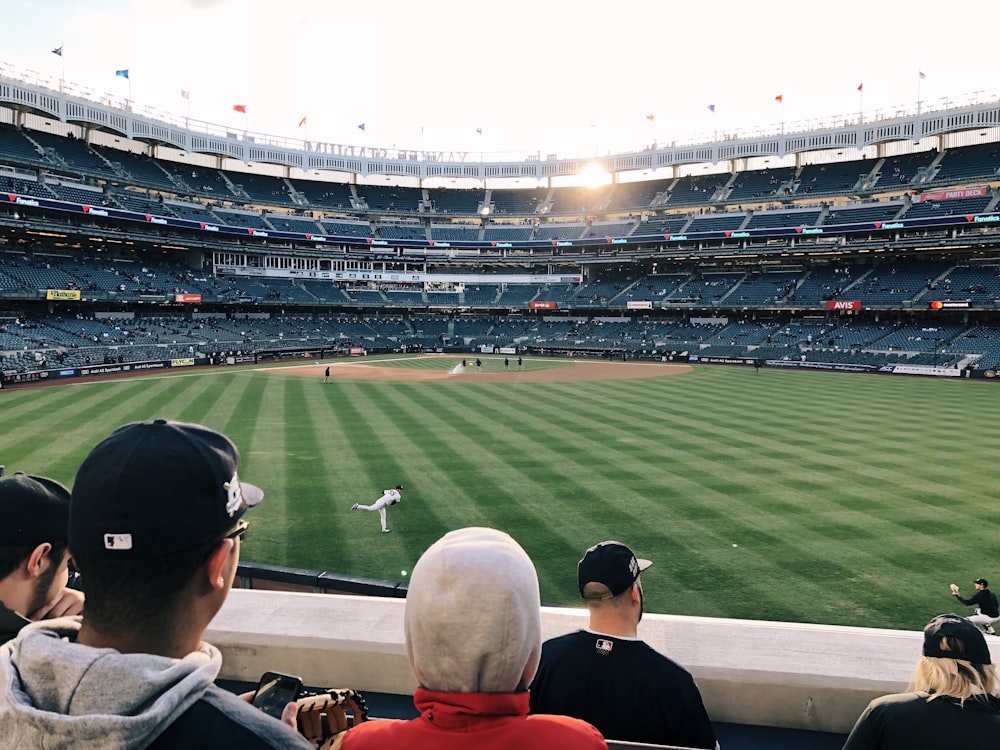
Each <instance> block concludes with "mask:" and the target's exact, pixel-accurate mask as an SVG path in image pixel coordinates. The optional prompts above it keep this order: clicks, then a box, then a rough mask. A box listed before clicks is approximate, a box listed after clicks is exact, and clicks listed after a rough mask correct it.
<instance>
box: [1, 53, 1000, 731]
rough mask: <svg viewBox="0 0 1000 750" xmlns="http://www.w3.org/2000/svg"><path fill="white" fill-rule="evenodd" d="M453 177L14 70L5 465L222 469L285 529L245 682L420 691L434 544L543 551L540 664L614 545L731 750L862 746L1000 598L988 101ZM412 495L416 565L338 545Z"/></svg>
mask: <svg viewBox="0 0 1000 750" xmlns="http://www.w3.org/2000/svg"><path fill="white" fill-rule="evenodd" d="M921 75H922V74H921ZM859 90H860V88H859ZM449 156H450V155H449V154H446V153H443V152H442V153H431V152H428V151H419V150H414V149H400V148H383V147H377V146H355V145H350V144H346V145H345V144H333V143H315V142H309V141H304V140H298V141H297V140H294V139H289V138H285V137H278V136H270V135H268V134H266V133H247V132H244V131H240V132H234V131H233V130H231V129H227V128H225V127H222V126H218V127H216V126H213V125H211V124H209V123H201V122H193V121H191V120H189V119H186V118H183V117H180V116H175V117H170V116H163V117H159V116H156V115H154V114H151V113H148V112H145V111H141V110H140V109H137V108H133V107H132V106H130V104H129V103H128V102H124V101H118V100H114V99H108V98H88V96H86V95H85V93H82V92H78V91H74V90H70V89H61V88H60V87H53V86H52V85H51V84H47V83H46V82H44V81H39V80H36V79H34V78H33V77H32V76H31V75H30V74H27V73H25V72H24V71H18V70H15V69H12V68H10V67H9V66H8V67H7V68H4V69H3V71H0V371H2V389H0V405H2V408H0V427H2V428H0V464H2V465H4V466H5V467H6V470H7V471H8V472H13V471H21V470H23V471H28V472H33V473H43V474H45V475H47V476H51V477H53V478H56V479H58V480H59V481H61V482H64V483H65V484H66V485H68V486H71V485H72V482H73V478H74V474H75V471H76V469H77V467H79V465H80V463H81V462H82V461H83V459H84V457H85V456H86V455H87V453H88V451H89V450H90V448H91V447H93V445H94V444H95V443H96V442H97V440H99V439H100V437H101V436H104V435H107V434H109V433H110V432H111V431H112V430H114V429H115V428H116V427H118V426H119V425H123V424H126V423H128V422H132V421H139V420H149V419H154V418H165V419H171V420H178V421H183V422H194V423H199V424H204V425H207V426H209V427H211V428H213V429H216V430H219V431H221V432H224V433H225V434H226V435H228V436H230V437H231V438H232V440H233V442H234V443H235V444H236V445H237V446H238V447H239V449H240V453H241V455H242V465H241V468H240V473H241V477H244V478H246V479H247V480H248V481H251V482H253V483H255V484H256V485H258V486H260V487H262V488H263V489H264V491H265V496H266V499H265V501H264V502H262V503H261V505H260V507H259V508H257V509H255V510H254V512H253V516H252V526H251V528H250V532H249V533H248V534H247V536H246V539H245V541H244V542H243V545H244V546H243V551H242V563H241V568H240V576H241V577H240V581H241V588H240V589H238V590H236V591H234V592H233V596H232V597H231V599H230V601H229V602H228V603H227V605H226V609H224V610H223V612H222V613H221V614H220V616H219V619H218V621H217V623H216V624H215V625H213V630H212V631H210V635H211V640H212V642H213V643H217V644H218V645H219V646H220V647H221V648H222V650H223V652H224V654H225V659H226V670H227V671H226V672H225V673H224V676H225V677H226V678H227V679H231V680H234V681H237V682H239V681H244V682H249V681H252V680H255V679H256V675H258V674H260V673H261V672H262V671H264V670H265V669H270V668H272V667H273V666H274V664H275V663H277V662H278V661H279V660H280V662H281V663H291V664H292V665H293V667H294V668H295V669H297V670H298V672H300V673H303V674H304V675H306V676H307V679H311V680H312V683H313V684H328V683H331V682H334V683H338V684H342V685H346V684H348V683H349V684H350V686H351V687H355V688H358V689H360V690H362V691H370V692H371V693H372V694H373V695H379V694H383V695H405V694H407V692H408V691H412V685H411V684H410V683H409V682H408V681H410V680H412V677H411V675H410V674H409V670H408V669H407V666H406V660H405V654H404V653H403V651H402V636H401V633H400V632H399V629H398V624H399V621H400V618H401V612H402V610H401V606H402V604H403V599H404V597H405V594H406V587H407V583H408V575H409V571H411V570H412V568H413V566H414V564H415V563H416V561H417V559H418V558H419V557H420V555H421V554H422V553H423V551H424V550H426V549H427V548H428V547H429V546H430V545H431V544H433V543H434V541H435V540H437V539H439V538H440V537H441V536H442V535H443V534H445V533H446V532H448V531H451V530H454V529H460V528H464V527H469V526H486V527H492V528H495V529H499V530H502V531H505V532H507V533H509V534H510V535H511V536H512V537H513V538H514V539H515V540H517V542H518V543H519V544H520V545H521V546H523V548H524V550H525V551H526V552H527V553H528V554H529V556H530V558H531V560H532V561H533V563H534V565H535V567H536V569H537V574H538V579H539V583H540V589H541V600H542V603H543V605H544V607H543V609H544V610H545V618H546V619H545V620H544V622H543V628H544V630H545V633H546V635H547V636H549V635H554V634H556V633H560V632H565V631H567V630H569V629H572V628H573V627H579V626H580V622H581V621H580V613H581V611H583V610H581V600H580V595H579V592H578V590H577V582H576V577H575V571H576V566H577V561H578V560H579V559H580V558H581V556H582V555H583V553H584V551H585V550H587V548H588V547H590V546H592V545H594V544H596V543H598V542H600V541H603V540H606V539H617V540H620V541H622V542H624V543H626V544H628V545H629V546H630V547H631V548H632V549H633V550H635V552H636V554H637V555H638V556H640V557H643V558H648V559H650V560H652V561H653V566H652V567H651V568H650V569H649V570H648V571H647V572H645V573H643V581H644V586H645V603H644V606H645V612H646V613H647V615H646V618H645V619H644V620H643V625H642V627H643V628H645V629H646V630H642V631H640V632H641V633H642V634H644V635H645V637H646V639H647V640H648V641H649V642H650V643H653V644H656V645H657V646H658V647H662V650H663V651H664V652H666V653H669V654H671V655H675V656H676V658H677V659H678V661H680V662H681V663H682V664H684V665H685V666H686V667H687V668H688V669H690V670H691V671H692V673H693V674H694V675H695V677H696V679H697V680H698V682H699V685H700V686H701V689H702V692H703V694H704V696H705V701H706V707H707V708H708V710H709V713H710V714H711V715H712V716H713V719H718V721H719V723H720V726H724V727H729V728H728V730H726V731H727V732H728V734H724V733H723V731H721V730H720V732H719V736H720V740H722V745H723V746H724V747H737V748H740V747H742V748H749V747H765V746H768V747H840V744H841V743H842V741H843V737H844V736H845V735H846V733H847V732H848V731H850V728H851V726H852V724H853V722H854V719H855V718H857V716H858V714H859V713H860V712H861V710H862V709H863V708H864V706H865V705H866V703H867V702H868V701H869V700H871V699H872V698H873V697H875V696H877V695H881V694H884V693H887V692H893V691H898V690H899V689H901V687H902V685H903V684H905V682H906V681H907V679H908V677H909V672H910V670H911V668H912V665H913V663H914V661H915V659H916V654H917V651H918V650H919V646H918V644H919V642H920V631H921V630H922V628H923V626H924V624H925V623H926V622H927V621H928V619H930V618H931V617H933V616H934V615H936V614H938V613H941V612H951V611H956V612H958V613H959V614H968V613H969V610H968V609H967V608H965V607H963V605H961V604H959V603H957V602H956V601H955V600H954V598H953V597H952V596H951V594H950V592H949V589H948V584H949V583H950V582H958V583H959V584H961V585H962V586H963V587H964V588H963V591H965V590H970V591H971V589H972V584H971V582H972V580H973V579H974V578H977V577H979V576H981V575H982V576H986V577H988V578H992V577H996V576H997V575H998V573H995V572H993V568H994V566H993V563H992V560H993V559H994V553H995V552H997V551H998V545H997V541H996V534H995V531H994V530H993V529H992V524H991V519H992V518H993V514H994V513H995V512H996V511H997V502H998V501H997V500H996V499H995V498H994V497H993V495H994V494H995V487H994V485H995V481H994V477H993V473H994V472H993V469H992V468H991V467H992V466H994V464H993V461H994V460H996V456H997V455H998V450H1000V432H998V430H997V425H998V424H1000V399H998V395H1000V392H998V391H997V390H996V389H997V387H998V386H996V384H995V381H996V380H997V379H998V378H997V372H998V367H1000V176H998V175H1000V100H996V99H992V98H986V100H984V99H983V98H982V97H979V98H977V99H975V100H969V101H961V102H959V101H950V102H945V103H940V104H933V105H932V104H930V103H924V105H923V106H920V107H915V108H910V109H905V110H901V111H899V112H896V113H893V114H886V115H884V116H882V117H880V118H860V117H855V118H853V119H852V118H846V119H841V120H838V121H837V122H836V123H833V122H832V121H831V122H829V123H823V124H822V125H818V126H816V127H814V128H809V129H794V128H786V127H784V125H783V126H782V127H781V128H780V129H779V130H778V131H776V132H770V131H767V132H765V131H761V132H756V133H754V134H742V133H732V134H727V133H718V134H717V137H716V138H714V139H710V140H705V141H704V142H697V143H694V142H693V143H690V144H671V145H662V144H654V145H652V146H650V145H646V146H644V147H643V148H641V149H636V150H634V151H631V152H622V153H614V154H609V155H606V156H597V157H581V156H579V155H570V156H565V157H564V156H556V155H553V156H551V157H545V156H543V155H541V154H535V155H533V156H532V155H529V156H528V157H526V158H516V159H514V158H510V159H497V160H491V159H489V158H481V159H471V160H470V159H455V158H449ZM451 156H453V155H451ZM595 168H596V169H599V170H600V171H601V172H602V173H603V174H605V175H606V176H607V179H606V181H605V182H604V184H601V185H598V186H595V187H589V186H582V185H581V184H579V182H578V181H576V178H577V177H578V176H579V175H580V174H581V173H583V172H584V171H585V170H593V169H595ZM455 180H461V181H462V187H451V186H450V182H454V181H455ZM522 184H530V185H531V186H530V187H519V186H518V185H522ZM397 485H398V486H401V487H403V488H405V489H403V493H402V500H401V501H400V502H398V503H397V504H394V505H391V506H390V507H388V508H387V509H386V515H387V523H388V528H389V529H390V530H391V533H385V534H383V533H380V529H379V519H378V517H377V515H376V514H369V513H365V512H352V506H353V505H355V504H368V503H372V502H374V501H375V500H377V499H378V498H379V496H380V495H381V494H382V492H383V490H385V489H386V488H392V487H396V486H397ZM165 512H166V509H165ZM317 593H322V594H324V595H323V596H317V595H316V594H317ZM956 608H957V609H956ZM333 620H336V622H332V621H333ZM915 644H916V645H915ZM997 653H1000V652H997ZM324 657H329V658H324ZM318 662H333V663H335V664H337V665H338V669H339V671H337V670H333V671H332V673H331V671H330V670H329V669H327V670H326V671H324V669H325V668H324V667H322V666H319V665H318ZM756 731H760V732H765V731H773V732H774V733H775V734H760V735H759V737H758V736H757V735H755V734H754V732H756ZM781 732H784V733H785V734H780V733H781ZM755 737H758V738H757V739H755ZM726 738H728V739H726ZM755 742H756V743H757V744H754V743H755Z"/></svg>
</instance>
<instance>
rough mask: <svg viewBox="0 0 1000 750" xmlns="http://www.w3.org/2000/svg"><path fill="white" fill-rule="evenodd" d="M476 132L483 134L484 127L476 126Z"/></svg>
mask: <svg viewBox="0 0 1000 750" xmlns="http://www.w3.org/2000/svg"><path fill="white" fill-rule="evenodd" d="M421 130H423V128H421ZM476 133H478V134H479V135H482V134H483V129H482V128H476Z"/></svg>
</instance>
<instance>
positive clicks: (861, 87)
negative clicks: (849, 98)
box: [858, 83, 865, 91]
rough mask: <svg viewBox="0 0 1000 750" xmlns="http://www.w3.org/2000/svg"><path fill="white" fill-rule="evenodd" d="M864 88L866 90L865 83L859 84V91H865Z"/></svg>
mask: <svg viewBox="0 0 1000 750" xmlns="http://www.w3.org/2000/svg"><path fill="white" fill-rule="evenodd" d="M864 88H865V84H864V83H859V84H858V91H863V90H864Z"/></svg>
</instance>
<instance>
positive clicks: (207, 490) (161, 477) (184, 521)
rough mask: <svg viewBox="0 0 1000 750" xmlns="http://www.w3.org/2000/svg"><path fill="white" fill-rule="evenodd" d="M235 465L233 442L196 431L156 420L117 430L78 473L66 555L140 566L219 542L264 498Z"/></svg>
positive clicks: (237, 461) (208, 431)
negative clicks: (126, 561) (145, 561)
mask: <svg viewBox="0 0 1000 750" xmlns="http://www.w3.org/2000/svg"><path fill="white" fill-rule="evenodd" d="M239 465H240V454H239V451H238V450H237V449H236V446H235V445H233V443H232V441H231V440H230V439H229V438H227V437H226V436H225V435H223V434H221V433H218V432H216V431H214V430H211V429H209V428H207V427H203V426H202V425H198V424H186V423H184V422H169V421H167V420H163V419H157V420H155V421H153V422H134V423H132V424H128V425H125V426H124V427H119V428H118V429H117V430H115V431H114V432H113V433H111V435H110V436H109V437H108V438H106V439H105V440H104V441H102V442H101V443H99V444H98V445H97V447H95V448H94V449H93V450H92V451H91V452H90V455H89V456H87V458H86V459H85V460H84V462H83V465H82V466H80V470H79V471H78V472H77V475H76V481H75V483H74V484H73V493H72V501H71V503H70V513H69V542H70V548H71V549H72V550H73V552H74V553H75V554H79V555H83V554H91V555H98V554H106V555H109V556H114V557H115V558H116V559H123V560H124V559H147V558H155V557H162V556H165V555H173V554H180V553H184V552H188V551H191V550H195V549H198V548H199V547H202V546H204V545H208V544H211V543H212V542H214V541H217V540H221V539H222V538H223V537H224V536H225V535H226V534H227V533H228V532H229V531H231V530H232V529H233V527H234V526H235V525H236V522H237V521H238V520H239V519H240V518H241V517H242V516H243V514H244V513H246V511H247V509H248V508H251V507H253V506H254V505H256V504H257V503H259V502H260V500H261V498H262V497H263V496H264V493H263V491H262V490H261V489H260V488H259V487H255V486H254V485H252V484H247V483H246V482H241V481H240V479H239V476H238V474H237V470H238V469H239Z"/></svg>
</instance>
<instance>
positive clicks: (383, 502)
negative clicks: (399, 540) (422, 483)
mask: <svg viewBox="0 0 1000 750" xmlns="http://www.w3.org/2000/svg"><path fill="white" fill-rule="evenodd" d="M402 495H403V485H401V484H397V485H396V489H394V490H383V491H382V497H380V498H379V499H378V500H376V501H375V502H374V503H372V504H371V505H359V504H358V503H354V505H352V506H351V510H377V511H378V517H379V519H380V520H381V521H382V533H383V534H388V533H389V532H390V531H392V529H390V528H388V527H387V526H386V525H385V509H386V507H387V506H389V505H395V504H396V503H398V502H399V501H400V500H402V499H403V497H402Z"/></svg>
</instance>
